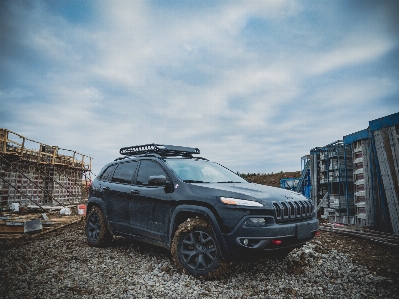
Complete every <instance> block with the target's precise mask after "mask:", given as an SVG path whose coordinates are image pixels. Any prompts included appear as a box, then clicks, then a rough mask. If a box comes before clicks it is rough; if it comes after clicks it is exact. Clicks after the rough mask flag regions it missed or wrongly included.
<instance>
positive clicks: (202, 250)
mask: <svg viewBox="0 0 399 299" xmlns="http://www.w3.org/2000/svg"><path fill="white" fill-rule="evenodd" d="M171 253H172V257H173V261H174V263H175V264H176V266H177V268H179V269H180V270H181V271H182V272H185V273H188V274H190V275H192V276H194V277H197V278H203V279H216V278H220V277H222V276H223V275H224V272H225V270H226V269H227V267H228V264H227V262H226V261H224V260H223V258H222V256H221V254H220V249H219V246H218V243H217V240H216V237H215V234H214V233H213V230H212V227H211V225H210V224H209V223H207V222H206V221H205V220H202V219H198V218H193V219H188V220H187V221H185V222H183V223H182V224H180V225H179V227H178V229H177V231H176V233H175V235H174V237H173V241H172V246H171Z"/></svg>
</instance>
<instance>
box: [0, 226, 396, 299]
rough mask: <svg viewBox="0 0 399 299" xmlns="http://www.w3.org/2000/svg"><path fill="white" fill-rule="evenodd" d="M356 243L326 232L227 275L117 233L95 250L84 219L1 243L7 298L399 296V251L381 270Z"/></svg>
mask: <svg viewBox="0 0 399 299" xmlns="http://www.w3.org/2000/svg"><path fill="white" fill-rule="evenodd" d="M340 242H341V243H340ZM351 242H352V243H351ZM356 244H358V242H357V241H356V240H352V239H348V238H346V237H342V238H341V237H337V236H336V235H332V234H331V233H322V235H321V236H320V237H317V238H316V239H315V240H313V241H312V242H310V243H308V244H307V245H305V246H304V247H302V248H301V249H297V250H295V251H294V252H292V253H291V254H290V255H289V256H288V257H287V258H285V259H283V260H276V259H265V260H260V261H256V262H240V263H232V264H231V265H230V267H229V269H228V270H227V271H226V273H225V278H223V279H220V280H213V281H203V280H198V279H195V278H193V277H191V276H188V275H185V274H182V273H180V272H179V271H178V270H177V269H176V267H175V266H174V265H173V264H172V258H171V255H170V253H169V252H168V251H167V250H165V249H161V248H158V247H155V246H151V245H147V244H144V243H141V242H137V241H131V240H127V239H124V238H116V239H114V240H113V242H112V243H111V245H110V246H109V247H107V248H90V247H88V246H87V245H86V240H85V236H84V230H83V222H79V223H76V224H73V225H70V226H67V227H65V228H62V229H60V230H57V231H54V232H51V233H48V234H45V235H42V236H38V237H36V238H32V239H30V240H18V241H15V240H14V241H4V240H3V241H0V245H1V247H0V297H1V298H399V296H398V294H399V292H398V289H397V283H398V281H397V280H394V279H395V275H396V274H395V273H396V272H395V271H396V270H397V264H396V265H395V263H396V262H397V260H395V261H394V264H393V265H390V264H389V263H390V260H389V255H391V256H394V257H395V258H396V259H397V252H392V251H391V252H389V253H387V254H386V257H387V256H388V258H386V257H385V258H386V259H385V262H387V263H388V264H386V265H384V264H381V265H380V267H379V268H378V269H377V268H375V267H374V266H375V265H374V266H373V267H370V265H372V263H371V264H370V265H367V256H364V255H363V256H364V258H363V259H358V260H356V258H355V257H359V256H357V255H356V252H354V251H349V250H348V247H349V246H350V248H354V250H359V248H357V249H356ZM365 244H367V246H368V244H369V243H365ZM370 244H371V243H370ZM363 246H366V245H363ZM372 246H375V245H370V246H368V247H370V248H371V247H372ZM333 248H334V249H333ZM340 248H341V249H340ZM370 248H368V250H370ZM377 249H378V248H377ZM345 250H346V252H345ZM380 250H382V251H378V250H377V251H373V252H377V253H378V252H383V251H384V250H385V249H383V248H382V249H380ZM362 252H363V253H365V252H367V251H362ZM384 252H385V251H384ZM376 258H377V260H378V257H375V256H373V257H370V258H369V260H374V261H375V260H376ZM391 262H392V261H391ZM367 266H369V267H367ZM391 266H392V267H394V268H395V267H396V268H395V269H396V270H395V269H393V270H392V271H393V272H392V271H391V270H390V267H391ZM377 270H378V271H377ZM379 273H382V274H384V276H381V275H380V274H379Z"/></svg>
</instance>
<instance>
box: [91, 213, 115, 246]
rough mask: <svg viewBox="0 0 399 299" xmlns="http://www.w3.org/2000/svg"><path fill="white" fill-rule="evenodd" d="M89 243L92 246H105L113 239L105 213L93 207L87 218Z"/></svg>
mask: <svg viewBox="0 0 399 299" xmlns="http://www.w3.org/2000/svg"><path fill="white" fill-rule="evenodd" d="M86 237H87V244H89V246H92V247H104V246H105V245H106V244H107V243H109V242H110V241H111V240H112V234H111V233H110V231H109V230H108V227H107V224H106V223H105V220H104V216H103V213H102V212H101V209H100V208H98V207H93V208H92V209H91V210H90V212H89V214H88V215H87V218H86Z"/></svg>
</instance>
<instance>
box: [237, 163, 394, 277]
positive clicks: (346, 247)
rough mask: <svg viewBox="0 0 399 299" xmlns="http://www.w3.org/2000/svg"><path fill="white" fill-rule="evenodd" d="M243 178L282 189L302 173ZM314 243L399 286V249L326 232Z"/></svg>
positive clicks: (319, 248) (244, 175)
mask: <svg viewBox="0 0 399 299" xmlns="http://www.w3.org/2000/svg"><path fill="white" fill-rule="evenodd" d="M241 176H242V177H243V178H245V179H246V180H248V181H250V182H253V183H258V184H263V185H268V186H274V187H280V180H281V179H283V178H299V177H300V171H293V172H279V173H270V174H255V173H253V174H241ZM314 242H320V244H321V245H319V246H318V247H317V248H318V250H319V251H320V252H321V253H323V251H325V252H326V251H327V249H335V250H337V251H338V252H342V253H346V254H348V255H350V256H351V258H352V260H354V261H355V262H357V263H359V264H362V265H365V266H367V268H368V269H369V270H371V271H372V272H375V273H377V274H379V275H381V276H384V277H387V278H390V279H392V280H394V281H397V282H398V285H399V248H394V247H388V246H386V245H380V244H378V243H374V242H372V241H369V240H364V239H360V238H354V237H348V236H344V235H341V234H337V233H330V232H324V231H322V232H321V235H320V236H319V237H318V238H317V239H316V240H315V241H314Z"/></svg>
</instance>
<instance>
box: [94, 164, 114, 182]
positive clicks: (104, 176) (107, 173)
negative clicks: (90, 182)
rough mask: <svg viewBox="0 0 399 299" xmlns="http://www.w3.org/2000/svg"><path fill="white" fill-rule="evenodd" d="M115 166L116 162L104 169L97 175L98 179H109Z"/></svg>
mask: <svg viewBox="0 0 399 299" xmlns="http://www.w3.org/2000/svg"><path fill="white" fill-rule="evenodd" d="M115 167H116V164H114V165H110V166H108V168H107V169H105V170H104V172H103V173H102V174H101V175H100V176H99V177H98V179H100V180H103V181H110V180H111V177H112V174H113V173H114V170H115Z"/></svg>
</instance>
